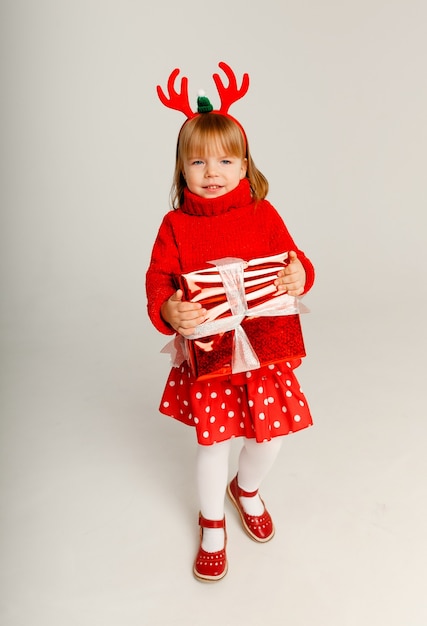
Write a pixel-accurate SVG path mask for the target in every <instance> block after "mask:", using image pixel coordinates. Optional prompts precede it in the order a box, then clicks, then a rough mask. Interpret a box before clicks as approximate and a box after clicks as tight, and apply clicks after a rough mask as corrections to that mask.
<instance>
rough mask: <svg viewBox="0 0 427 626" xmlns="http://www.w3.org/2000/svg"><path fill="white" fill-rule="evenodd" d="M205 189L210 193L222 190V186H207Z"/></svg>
mask: <svg viewBox="0 0 427 626" xmlns="http://www.w3.org/2000/svg"><path fill="white" fill-rule="evenodd" d="M204 189H208V190H209V191H216V190H217V189H222V187H221V185H206V187H204Z"/></svg>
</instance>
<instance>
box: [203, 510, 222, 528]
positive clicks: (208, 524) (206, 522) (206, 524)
mask: <svg viewBox="0 0 427 626" xmlns="http://www.w3.org/2000/svg"><path fill="white" fill-rule="evenodd" d="M199 526H201V527H202V528H225V516H224V517H223V518H222V519H220V520H212V519H206V517H203V515H202V514H201V513H199Z"/></svg>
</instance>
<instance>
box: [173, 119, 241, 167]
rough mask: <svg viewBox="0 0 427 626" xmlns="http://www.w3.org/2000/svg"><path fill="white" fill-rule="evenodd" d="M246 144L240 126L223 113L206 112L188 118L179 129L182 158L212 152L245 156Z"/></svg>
mask: <svg viewBox="0 0 427 626" xmlns="http://www.w3.org/2000/svg"><path fill="white" fill-rule="evenodd" d="M245 152H246V146H245V142H244V139H243V135H242V132H241V130H240V128H239V127H238V126H237V125H236V124H235V123H234V122H233V121H232V120H230V119H229V118H226V117H225V116H223V115H219V114H212V113H208V114H205V115H200V116H198V117H196V118H193V119H191V120H189V121H188V122H187V123H186V124H184V126H183V127H182V129H181V136H180V138H179V155H180V157H181V158H182V159H187V158H191V157H195V156H199V157H205V156H210V155H212V154H214V153H217V154H218V153H219V154H223V155H230V156H235V157H241V158H242V159H243V158H245Z"/></svg>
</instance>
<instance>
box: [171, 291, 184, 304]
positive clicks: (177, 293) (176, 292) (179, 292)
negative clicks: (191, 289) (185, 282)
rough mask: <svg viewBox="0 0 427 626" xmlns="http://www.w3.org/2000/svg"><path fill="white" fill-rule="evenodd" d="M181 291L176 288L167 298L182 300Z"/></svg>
mask: <svg viewBox="0 0 427 626" xmlns="http://www.w3.org/2000/svg"><path fill="white" fill-rule="evenodd" d="M183 295H184V294H183V291H182V289H178V290H177V291H175V293H174V294H173V295H171V297H170V298H169V300H173V301H175V302H176V301H178V302H179V300H182V296H183Z"/></svg>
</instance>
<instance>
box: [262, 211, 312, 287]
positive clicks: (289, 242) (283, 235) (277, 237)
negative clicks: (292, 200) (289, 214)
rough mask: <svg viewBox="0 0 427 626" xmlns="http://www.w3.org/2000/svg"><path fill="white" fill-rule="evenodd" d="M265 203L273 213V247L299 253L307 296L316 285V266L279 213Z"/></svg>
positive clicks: (271, 233) (271, 234)
mask: <svg viewBox="0 0 427 626" xmlns="http://www.w3.org/2000/svg"><path fill="white" fill-rule="evenodd" d="M265 202H266V203H267V204H268V205H269V209H270V213H271V221H270V224H271V232H270V237H271V247H272V249H274V250H286V251H288V252H289V251H291V250H294V251H295V252H296V253H297V255H298V259H299V260H300V261H301V263H302V265H303V267H304V269H305V274H306V279H305V287H304V292H303V293H304V294H305V293H307V292H308V291H310V289H311V288H312V286H313V283H314V278H315V272H314V266H313V264H312V262H311V261H310V259H309V258H308V257H307V256H306V255H305V254H304V252H303V251H302V250H300V249H299V248H298V246H297V245H296V243H295V242H294V240H293V238H292V236H291V234H290V233H289V231H288V229H287V227H286V225H285V223H284V221H283V219H282V217H281V216H280V215H279V213H278V211H277V210H276V209H275V208H274V207H273V205H271V204H270V203H269V202H268V201H267V200H266V201H265Z"/></svg>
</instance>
